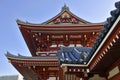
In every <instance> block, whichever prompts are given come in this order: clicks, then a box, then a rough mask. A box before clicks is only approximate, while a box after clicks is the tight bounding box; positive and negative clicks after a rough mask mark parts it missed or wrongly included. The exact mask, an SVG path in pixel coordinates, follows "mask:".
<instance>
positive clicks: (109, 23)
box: [88, 1, 120, 62]
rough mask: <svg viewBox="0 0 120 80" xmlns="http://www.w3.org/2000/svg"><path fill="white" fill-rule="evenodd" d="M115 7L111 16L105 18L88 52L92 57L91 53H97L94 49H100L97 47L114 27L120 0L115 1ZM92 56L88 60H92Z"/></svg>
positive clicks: (118, 14)
mask: <svg viewBox="0 0 120 80" xmlns="http://www.w3.org/2000/svg"><path fill="white" fill-rule="evenodd" d="M115 7H116V9H115V10H113V11H111V12H110V14H111V17H109V18H107V20H106V22H105V24H104V27H103V29H102V30H101V33H100V34H99V36H98V38H97V39H96V41H95V43H94V45H93V47H92V50H91V53H90V54H91V56H92V58H93V55H96V54H97V52H96V51H97V50H99V49H100V48H99V47H101V46H102V44H101V43H103V44H104V41H105V40H106V39H107V38H108V36H110V33H111V32H112V31H113V29H114V28H115V27H116V26H115V25H114V24H115V22H117V19H118V18H119V17H120V1H118V2H116V3H115ZM117 24H118V22H117ZM113 26H114V28H113ZM92 58H91V57H89V59H88V61H89V62H90V61H91V60H92ZM90 59H91V60H90Z"/></svg>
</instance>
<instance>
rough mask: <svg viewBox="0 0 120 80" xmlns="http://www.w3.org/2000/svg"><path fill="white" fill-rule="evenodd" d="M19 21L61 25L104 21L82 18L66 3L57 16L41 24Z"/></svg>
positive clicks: (27, 23)
mask: <svg viewBox="0 0 120 80" xmlns="http://www.w3.org/2000/svg"><path fill="white" fill-rule="evenodd" d="M17 23H18V24H24V25H33V26H41V25H55V24H57V25H58V24H59V25H71V24H72V25H73V24H74V25H76V24H78V25H89V24H92V25H93V24H95V25H97V24H98V25H100V24H103V23H91V22H88V21H86V20H84V19H82V18H79V17H77V16H76V15H74V14H73V13H72V12H71V11H70V10H69V7H68V6H66V4H65V5H64V6H63V7H62V9H61V12H60V13H59V14H57V15H56V16H55V17H53V18H51V19H49V20H47V21H45V22H43V23H40V24H35V23H30V22H24V21H21V20H19V19H17Z"/></svg>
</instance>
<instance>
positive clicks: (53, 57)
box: [6, 52, 58, 60]
mask: <svg viewBox="0 0 120 80" xmlns="http://www.w3.org/2000/svg"><path fill="white" fill-rule="evenodd" d="M6 56H7V58H10V59H19V60H58V57H56V56H35V57H34V56H33V57H28V56H22V55H20V54H18V56H17V55H13V54H11V53H10V52H7V54H6Z"/></svg>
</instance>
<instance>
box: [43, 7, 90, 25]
mask: <svg viewBox="0 0 120 80" xmlns="http://www.w3.org/2000/svg"><path fill="white" fill-rule="evenodd" d="M88 23H90V22H88V21H85V20H83V19H81V18H79V17H77V16H76V15H74V14H73V13H72V12H70V10H69V8H68V7H67V6H66V5H64V6H63V7H62V10H61V12H60V13H59V14H58V15H56V16H55V17H53V18H51V19H50V20H48V21H46V22H44V23H43V24H88Z"/></svg>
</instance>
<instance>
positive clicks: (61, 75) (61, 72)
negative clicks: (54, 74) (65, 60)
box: [59, 67, 63, 80]
mask: <svg viewBox="0 0 120 80" xmlns="http://www.w3.org/2000/svg"><path fill="white" fill-rule="evenodd" d="M59 80H63V69H62V68H61V67H60V77H59Z"/></svg>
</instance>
